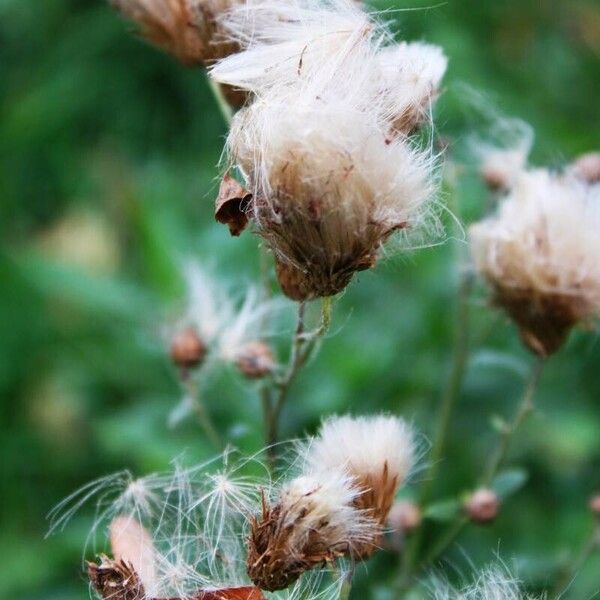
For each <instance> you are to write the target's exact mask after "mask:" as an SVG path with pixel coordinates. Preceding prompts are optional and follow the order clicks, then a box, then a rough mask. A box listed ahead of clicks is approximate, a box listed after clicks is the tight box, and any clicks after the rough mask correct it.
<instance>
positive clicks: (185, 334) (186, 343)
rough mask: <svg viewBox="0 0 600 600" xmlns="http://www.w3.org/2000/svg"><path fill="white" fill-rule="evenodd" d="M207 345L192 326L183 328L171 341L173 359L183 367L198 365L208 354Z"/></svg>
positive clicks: (189, 367) (188, 367)
mask: <svg viewBox="0 0 600 600" xmlns="http://www.w3.org/2000/svg"><path fill="white" fill-rule="evenodd" d="M206 350H207V348H206V346H205V344H204V342H203V341H202V340H201V339H200V336H199V335H198V334H197V333H196V331H195V330H194V329H193V328H192V327H188V328H187V329H183V330H182V331H180V332H179V333H177V334H176V335H175V337H174V338H173V340H172V342H171V360H172V361H173V362H174V363H175V364H176V365H177V366H178V367H181V368H182V369H191V368H194V367H197V366H198V365H199V364H200V363H201V362H202V361H203V360H204V357H205V356H206Z"/></svg>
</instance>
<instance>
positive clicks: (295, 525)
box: [247, 471, 379, 591]
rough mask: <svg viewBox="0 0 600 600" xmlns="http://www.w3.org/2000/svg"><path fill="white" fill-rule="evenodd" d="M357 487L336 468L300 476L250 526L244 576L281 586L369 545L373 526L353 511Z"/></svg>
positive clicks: (266, 587)
mask: <svg viewBox="0 0 600 600" xmlns="http://www.w3.org/2000/svg"><path fill="white" fill-rule="evenodd" d="M360 493H361V492H360V491H359V490H358V489H357V488H356V487H355V486H354V485H353V482H352V481H351V479H349V478H348V477H346V476H345V475H344V474H343V473H340V472H335V471H334V472H329V473H318V474H314V475H305V476H301V477H298V478H296V479H294V480H292V481H290V482H288V483H287V484H285V485H284V486H283V488H282V489H281V491H280V494H279V497H278V498H277V500H276V502H275V503H274V504H273V505H269V504H268V503H267V502H266V500H264V501H263V510H262V515H261V516H260V517H258V518H255V519H254V520H253V522H252V524H251V532H250V536H249V539H248V562H247V566H248V575H249V576H250V578H251V579H252V581H253V582H254V583H255V584H256V585H257V586H259V587H260V588H262V589H264V590H268V591H276V590H280V589H284V588H286V587H288V586H289V585H291V584H292V583H293V582H294V581H296V580H297V579H298V578H299V577H300V576H301V575H302V574H303V573H304V572H306V571H308V570H310V569H313V568H315V567H318V566H322V565H325V564H327V563H330V562H333V561H334V560H335V559H336V558H338V557H340V556H348V555H350V554H351V552H352V549H353V548H354V547H356V546H357V545H362V544H365V543H373V542H374V540H375V539H376V537H377V536H378V535H379V529H378V527H377V524H376V523H375V522H374V521H373V520H372V519H370V518H369V517H368V515H366V514H365V513H364V512H363V511H361V510H359V509H357V507H356V501H357V498H358V496H359V495H360Z"/></svg>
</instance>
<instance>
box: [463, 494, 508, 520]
mask: <svg viewBox="0 0 600 600" xmlns="http://www.w3.org/2000/svg"><path fill="white" fill-rule="evenodd" d="M499 510H500V499H499V498H498V495H497V494H496V492H494V491H493V490H489V489H485V488H482V489H479V490H476V491H475V492H473V494H472V495H471V497H470V498H469V499H468V500H467V502H466V503H465V511H466V512H467V515H468V516H469V518H470V519H471V521H473V523H478V524H480V525H483V524H486V523H491V522H492V521H494V520H495V519H496V517H497V516H498V512H499Z"/></svg>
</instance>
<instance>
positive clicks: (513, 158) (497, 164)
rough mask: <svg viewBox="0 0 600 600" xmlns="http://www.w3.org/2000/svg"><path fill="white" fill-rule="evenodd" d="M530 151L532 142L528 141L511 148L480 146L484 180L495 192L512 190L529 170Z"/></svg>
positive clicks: (481, 169)
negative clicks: (520, 177) (521, 176)
mask: <svg viewBox="0 0 600 600" xmlns="http://www.w3.org/2000/svg"><path fill="white" fill-rule="evenodd" d="M530 151H531V142H530V141H528V140H524V141H523V143H521V144H519V145H517V146H514V147H510V148H498V147H495V146H490V145H485V144H482V145H480V146H479V147H478V148H477V153H478V155H479V159H480V163H481V166H480V173H481V176H482V178H483V180H484V181H485V183H486V184H487V185H488V186H489V187H490V188H492V189H494V190H508V189H510V188H511V187H512V186H513V185H514V184H515V182H516V181H517V180H518V178H519V176H520V175H521V174H522V173H524V172H525V171H526V170H527V163H528V160H529V153H530Z"/></svg>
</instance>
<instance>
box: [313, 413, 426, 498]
mask: <svg viewBox="0 0 600 600" xmlns="http://www.w3.org/2000/svg"><path fill="white" fill-rule="evenodd" d="M416 446H417V442H416V436H415V433H414V430H413V428H412V426H411V425H409V424H408V423H407V422H406V421H404V420H403V419H401V418H399V417H393V416H388V415H377V416H364V417H352V416H342V417H330V418H328V419H326V420H325V421H323V424H322V425H321V429H320V431H319V433H318V435H317V436H316V437H315V438H314V439H313V440H312V441H311V442H310V443H309V444H308V446H307V448H306V455H305V461H306V465H307V468H308V469H309V470H311V471H325V472H329V471H333V472H335V471H339V470H341V471H343V472H345V473H346V474H347V475H349V476H350V477H353V478H354V479H355V480H356V481H359V482H363V481H371V482H373V483H375V482H377V481H378V480H379V479H380V478H381V474H382V472H383V471H384V469H387V472H388V476H389V478H390V479H392V480H394V481H395V488H394V490H393V492H394V494H395V492H396V490H397V489H398V488H399V487H400V486H401V485H402V484H403V483H404V482H405V481H406V480H407V478H408V477H409V475H410V473H411V471H412V469H413V467H414V465H415V461H416V458H417V449H416Z"/></svg>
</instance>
